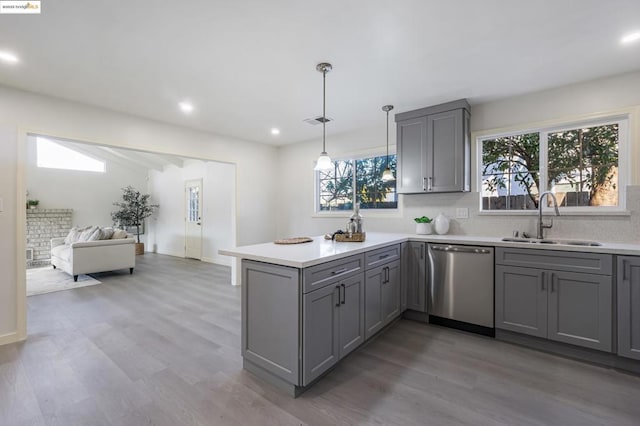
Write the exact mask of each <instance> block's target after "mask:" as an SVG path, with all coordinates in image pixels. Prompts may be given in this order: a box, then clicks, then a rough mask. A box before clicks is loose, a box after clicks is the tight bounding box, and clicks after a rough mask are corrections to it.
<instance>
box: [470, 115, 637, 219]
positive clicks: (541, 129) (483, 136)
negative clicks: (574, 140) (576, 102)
mask: <svg viewBox="0 0 640 426" xmlns="http://www.w3.org/2000/svg"><path fill="white" fill-rule="evenodd" d="M631 120H632V118H631V112H629V111H625V112H616V113H612V114H610V115H598V116H594V117H593V118H582V119H574V120H567V121H562V122H557V121H556V122H554V123H549V124H547V125H545V124H544V123H542V124H538V125H532V126H523V127H520V128H517V130H508V129H502V130H500V131H496V132H491V131H487V132H479V133H477V134H476V136H475V140H476V146H475V148H476V173H475V175H476V176H475V178H476V190H477V191H478V214H479V215H486V216H512V215H515V216H527V215H536V214H537V210H483V209H482V143H483V142H484V141H485V140H487V139H495V138H498V137H505V136H515V135H523V134H527V133H539V134H540V170H539V173H540V191H541V192H543V191H546V190H547V164H548V158H547V155H548V150H547V147H548V135H549V133H554V132H559V131H563V130H572V129H575V128H576V127H594V126H602V125H607V124H613V123H618V125H619V126H618V205H617V206H603V207H588V206H584V207H560V208H559V209H560V212H561V214H562V215H565V216H583V215H584V216H628V215H630V214H631V212H630V211H628V210H627V209H626V203H627V186H629V185H630V179H631V173H630V172H631V155H630V153H631V151H630V134H629V129H630V127H629V126H630V122H631ZM542 210H543V211H544V212H549V211H552V210H553V208H552V207H548V206H544V205H543V207H542Z"/></svg>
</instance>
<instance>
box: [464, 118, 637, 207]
mask: <svg viewBox="0 0 640 426" xmlns="http://www.w3.org/2000/svg"><path fill="white" fill-rule="evenodd" d="M628 121H629V118H628V115H615V116H609V117H603V118H599V119H597V120H596V119H593V120H588V121H574V122H567V123H559V124H556V125H553V126H546V127H535V126H531V127H530V128H525V126H523V129H522V130H514V131H507V132H495V133H492V132H486V133H485V134H484V135H482V136H478V137H477V138H476V141H477V145H476V147H477V153H478V168H477V170H478V173H477V177H478V181H477V182H478V192H479V194H480V197H479V198H480V200H479V203H480V212H481V214H482V213H493V212H496V213H501V214H521V213H526V212H528V211H534V210H536V209H538V199H539V194H541V193H542V192H544V191H552V192H553V193H554V194H555V195H556V197H557V198H558V202H559V205H560V209H561V214H567V213H568V214H571V213H574V214H575V213H577V214H580V213H583V214H600V213H604V214H607V213H617V214H620V213H623V212H624V211H625V197H626V193H625V190H626V185H627V179H628V178H627V176H628V172H629V170H628V166H627V164H628V162H629V158H628ZM548 208H550V206H548V205H546V204H545V205H543V209H548Z"/></svg>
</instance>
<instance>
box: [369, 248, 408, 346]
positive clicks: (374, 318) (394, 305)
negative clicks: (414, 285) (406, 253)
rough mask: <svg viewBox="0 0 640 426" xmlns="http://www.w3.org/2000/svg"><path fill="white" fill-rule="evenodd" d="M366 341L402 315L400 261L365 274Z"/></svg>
mask: <svg viewBox="0 0 640 426" xmlns="http://www.w3.org/2000/svg"><path fill="white" fill-rule="evenodd" d="M364 304H365V315H364V317H365V339H368V338H369V337H371V336H373V335H374V334H376V333H377V332H378V331H380V330H381V329H382V328H383V327H384V326H385V325H387V324H389V322H391V321H392V320H393V319H394V318H396V317H397V316H399V315H400V261H399V260H395V261H392V262H389V263H387V264H385V265H382V266H378V267H376V268H373V269H370V270H368V271H366V272H365V303H364Z"/></svg>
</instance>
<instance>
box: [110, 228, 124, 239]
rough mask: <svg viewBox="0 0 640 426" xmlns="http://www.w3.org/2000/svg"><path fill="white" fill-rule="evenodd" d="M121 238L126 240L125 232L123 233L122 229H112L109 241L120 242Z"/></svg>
mask: <svg viewBox="0 0 640 426" xmlns="http://www.w3.org/2000/svg"><path fill="white" fill-rule="evenodd" d="M122 238H127V231H125V230H124V229H114V230H113V236H112V237H111V239H112V240H120V239H122Z"/></svg>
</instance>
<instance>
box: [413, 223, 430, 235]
mask: <svg viewBox="0 0 640 426" xmlns="http://www.w3.org/2000/svg"><path fill="white" fill-rule="evenodd" d="M432 233H433V227H432V226H431V224H430V223H416V234H418V235H429V234H432Z"/></svg>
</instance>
